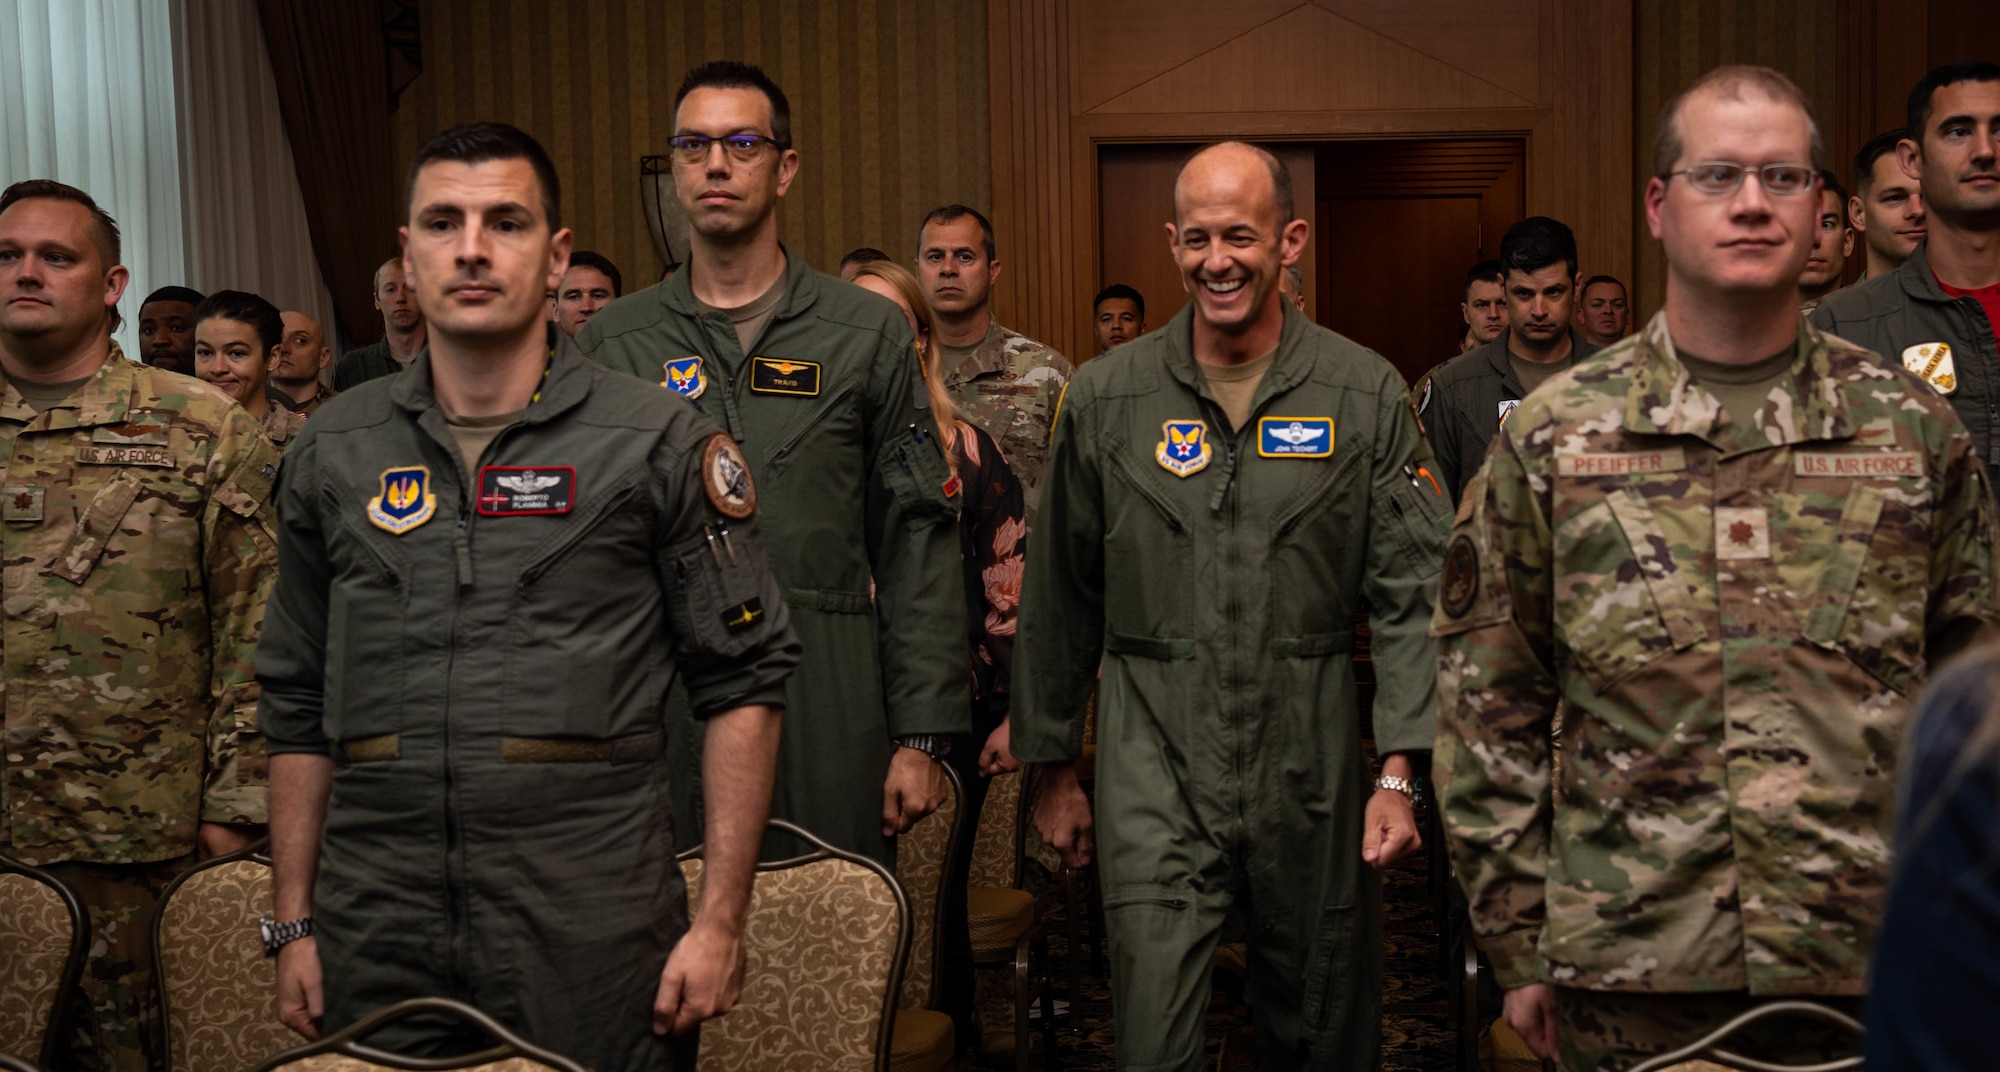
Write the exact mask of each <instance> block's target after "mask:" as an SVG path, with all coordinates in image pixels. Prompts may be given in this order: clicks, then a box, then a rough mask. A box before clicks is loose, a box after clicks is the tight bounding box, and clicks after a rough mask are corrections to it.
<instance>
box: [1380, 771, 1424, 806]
mask: <svg viewBox="0 0 2000 1072" xmlns="http://www.w3.org/2000/svg"><path fill="white" fill-rule="evenodd" d="M1375 788H1377V789H1393V790H1395V791H1396V792H1398V793H1401V794H1403V795H1404V796H1406V797H1408V798H1410V803H1412V804H1414V803H1416V802H1417V787H1416V786H1415V785H1412V784H1411V783H1410V780H1409V779H1408V778H1403V777H1399V776H1397V775H1394V774H1384V775H1382V776H1381V777H1379V778H1377V779H1375Z"/></svg>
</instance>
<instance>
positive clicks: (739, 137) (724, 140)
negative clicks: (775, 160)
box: [667, 131, 791, 164]
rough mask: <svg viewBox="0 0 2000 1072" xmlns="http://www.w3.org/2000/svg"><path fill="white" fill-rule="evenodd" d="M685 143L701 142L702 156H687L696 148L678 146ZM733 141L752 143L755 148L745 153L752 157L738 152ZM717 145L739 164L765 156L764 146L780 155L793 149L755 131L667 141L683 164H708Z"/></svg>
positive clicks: (689, 135) (673, 138)
mask: <svg viewBox="0 0 2000 1072" xmlns="http://www.w3.org/2000/svg"><path fill="white" fill-rule="evenodd" d="M683 141H694V142H699V143H700V146H699V148H700V154H701V155H699V156H689V155H687V154H688V153H689V152H690V151H691V150H692V149H693V148H694V147H693V146H689V147H687V148H683V147H682V146H681V145H679V144H676V143H678V142H683ZM732 141H748V142H750V143H751V144H752V146H753V148H751V149H748V150H745V151H747V152H749V153H750V154H751V155H748V156H745V155H743V153H742V152H739V151H738V146H737V145H732V144H730V143H731V142H732ZM717 145H720V146H722V151H723V153H724V154H725V155H727V156H728V157H729V158H730V159H731V160H734V161H736V162H737V163H739V164H749V163H753V162H755V161H756V160H757V158H758V157H760V156H762V155H763V149H764V146H766V145H768V146H770V147H771V148H773V149H776V150H777V151H778V152H780V153H782V152H784V151H785V150H787V149H789V148H791V146H789V145H783V144H780V143H779V142H778V139H776V138H773V137H771V136H770V135H768V134H758V133H756V132H754V131H737V132H736V133H734V134H724V135H722V136H720V137H716V136H713V135H709V134H675V135H674V136H673V137H670V138H668V139H667V148H669V149H672V150H673V153H674V159H675V160H678V161H680V162H681V163H683V164H701V163H706V162H707V161H708V158H709V154H710V151H711V150H712V149H713V148H714V147H715V146H717Z"/></svg>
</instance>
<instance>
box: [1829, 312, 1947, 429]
mask: <svg viewBox="0 0 2000 1072" xmlns="http://www.w3.org/2000/svg"><path fill="white" fill-rule="evenodd" d="M1812 330H1813V331H1814V332H1815V334H1816V335H1817V336H1818V338H1819V340H1820V341H1821V343H1823V344H1824V345H1825V347H1826V356H1827V371H1828V374H1829V375H1831V376H1832V377H1833V379H1834V380H1835V381H1836V382H1839V383H1842V384H1845V385H1847V389H1846V390H1845V391H1844V392H1843V394H1844V396H1845V401H1846V403H1847V404H1848V405H1849V406H1850V407H1852V408H1853V409H1855V410H1856V411H1857V413H1856V416H1857V417H1858V418H1859V419H1860V420H1861V421H1862V422H1863V423H1865V422H1866V421H1868V420H1873V419H1876V418H1881V417H1886V418H1889V419H1891V420H1894V421H1898V422H1900V423H1904V424H1907V425H1911V426H1912V427H1913V428H1914V429H1915V430H1918V431H1922V432H1926V433H1928V432H1932V431H1935V430H1937V429H1942V428H1950V427H1953V426H1954V425H1957V424H1958V423H1959V420H1958V412H1957V410H1955V409H1953V408H1952V405H1951V400H1950V399H1949V398H1946V397H1945V396H1944V395H1941V394H1939V393H1938V391H1937V389H1936V388H1935V387H1932V386H1931V384H1930V383H1929V382H1928V381H1927V380H1925V379H1924V377H1923V376H1922V375H1919V374H1918V373H1917V372H1916V371H1915V370H1913V369H1909V368H1906V367H1904V366H1903V364H1902V363H1901V362H1900V361H1896V360H1893V359H1891V358H1889V357H1888V356H1886V355H1884V354H1882V353H1880V352H1878V351H1876V350H1875V349H1873V348H1872V347H1870V346H1868V345H1866V344H1864V343H1860V342H1855V341H1853V340H1850V339H1846V338H1843V337H1841V336H1839V335H1835V334H1833V333H1832V332H1830V331H1826V330H1823V329H1820V328H1817V327H1814V328H1813V329H1812Z"/></svg>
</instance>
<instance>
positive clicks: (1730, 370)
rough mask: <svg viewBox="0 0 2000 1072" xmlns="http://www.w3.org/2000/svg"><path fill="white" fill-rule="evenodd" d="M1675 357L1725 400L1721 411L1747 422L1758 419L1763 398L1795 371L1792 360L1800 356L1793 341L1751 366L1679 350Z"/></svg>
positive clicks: (1697, 380)
mask: <svg viewBox="0 0 2000 1072" xmlns="http://www.w3.org/2000/svg"><path fill="white" fill-rule="evenodd" d="M1676 356H1678V357H1679V358H1680V359H1681V364H1683V365H1686V366H1687V370H1688V373H1689V375H1692V376H1693V377H1694V381H1695V382H1696V383H1698V384H1701V387H1702V390H1704V391H1707V392H1708V393H1709V394H1712V395H1714V396H1715V397H1716V399H1717V401H1720V402H1721V403H1722V411H1723V412H1724V413H1727V414H1729V419H1730V421H1732V422H1738V421H1741V422H1748V421H1752V420H1754V419H1755V417H1756V415H1757V411H1758V410H1760V409H1763V408H1764V400H1765V399H1766V398H1767V397H1769V395H1770V394H1771V388H1773V387H1776V386H1777V385H1778V384H1779V383H1781V382H1782V381H1783V380H1784V379H1785V377H1787V376H1789V375H1791V374H1792V362H1793V360H1795V359H1796V358H1797V357H1798V356H1799V344H1798V343H1796V342H1794V343H1792V345H1790V346H1787V347H1785V348H1784V349H1783V350H1780V351H1779V352H1777V353H1775V354H1772V355H1771V356H1770V357H1767V358H1765V359H1763V360H1762V361H1758V362H1756V363H1754V364H1749V365H1718V364H1716V363H1715V362H1713V361H1708V360H1704V359H1702V358H1699V357H1696V356H1694V355H1693V354H1690V353H1688V352H1687V351H1685V350H1681V351H1679V352H1678V353H1677V354H1676Z"/></svg>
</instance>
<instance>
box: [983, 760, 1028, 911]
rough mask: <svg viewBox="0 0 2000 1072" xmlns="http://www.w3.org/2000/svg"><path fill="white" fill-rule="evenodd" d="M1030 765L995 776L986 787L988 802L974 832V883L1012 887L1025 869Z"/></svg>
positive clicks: (994, 886)
mask: <svg viewBox="0 0 2000 1072" xmlns="http://www.w3.org/2000/svg"><path fill="white" fill-rule="evenodd" d="M1026 789H1027V772H1026V769H1025V768H1024V769H1022V770H1015V771H1008V772H1007V773H1005V774H996V775H994V776H993V781H992V784H990V785H988V786H987V787H986V804H985V806H984V807H982V808H980V809H979V826H978V828H977V829H976V830H974V831H973V834H972V870H971V877H970V879H969V880H968V881H969V884H970V885H973V886H986V887H990V888H993V889H1012V888H1013V887H1014V885H1015V881H1016V879H1017V878H1018V877H1019V875H1020V869H1021V836H1022V826H1021V817H1022V814H1023V808H1022V796H1023V794H1024V793H1025V791H1026Z"/></svg>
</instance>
